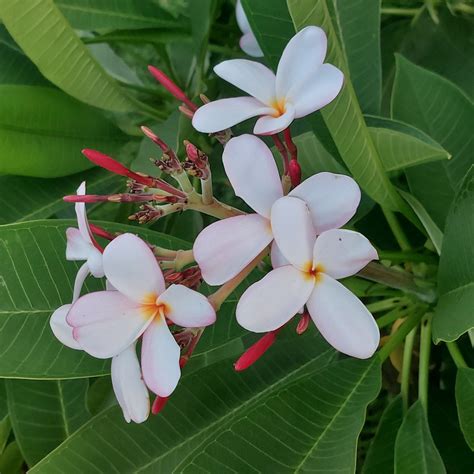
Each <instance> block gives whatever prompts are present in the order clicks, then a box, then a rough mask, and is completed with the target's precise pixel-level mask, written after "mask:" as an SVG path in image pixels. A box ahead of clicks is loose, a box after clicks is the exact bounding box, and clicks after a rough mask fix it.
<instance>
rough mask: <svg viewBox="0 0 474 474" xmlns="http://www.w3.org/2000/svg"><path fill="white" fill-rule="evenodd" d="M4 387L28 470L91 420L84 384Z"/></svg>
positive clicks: (11, 382) (9, 384)
mask: <svg viewBox="0 0 474 474" xmlns="http://www.w3.org/2000/svg"><path fill="white" fill-rule="evenodd" d="M6 386H7V393H8V408H9V412H10V419H11V422H12V427H13V432H14V433H15V439H16V441H17V443H18V445H19V447H20V450H21V452H22V454H23V457H24V459H25V461H26V462H27V464H28V465H29V466H30V467H31V466H33V465H34V464H36V463H37V462H38V461H40V460H41V459H43V458H44V457H45V456H46V455H47V454H48V453H49V452H51V451H52V450H53V449H54V448H56V447H57V446H58V445H59V444H61V443H62V442H63V441H64V440H66V439H67V438H68V437H69V436H71V435H72V433H74V432H75V431H76V430H77V429H78V428H79V427H80V426H82V425H83V424H84V423H85V422H86V421H87V420H88V419H89V418H90V415H89V413H88V411H87V409H86V393H87V388H88V386H89V382H88V381H87V380H65V381H61V380H55V381H44V382H43V381H41V382H40V381H36V380H7V381H6Z"/></svg>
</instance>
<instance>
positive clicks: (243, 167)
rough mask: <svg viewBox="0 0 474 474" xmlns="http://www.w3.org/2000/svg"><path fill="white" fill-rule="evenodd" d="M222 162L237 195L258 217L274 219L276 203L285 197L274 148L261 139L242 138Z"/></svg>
mask: <svg viewBox="0 0 474 474" xmlns="http://www.w3.org/2000/svg"><path fill="white" fill-rule="evenodd" d="M222 161H223V163H224V168H225V172H226V174H227V177H228V178H229V181H230V184H231V185H232V187H233V188H234V191H235V194H236V195H237V196H239V197H241V198H242V199H243V200H244V201H245V202H246V203H247V204H248V205H249V206H250V207H251V208H252V209H253V210H254V211H256V212H257V213H258V214H260V215H261V216H264V217H267V218H270V210H271V207H272V205H273V203H274V202H275V201H276V200H277V199H278V198H281V197H282V196H283V189H282V186H281V181H280V174H279V173H278V168H277V166H276V163H275V159H274V158H273V155H272V152H271V151H270V148H268V147H267V145H265V143H264V142H263V141H262V140H260V138H257V137H255V136H253V135H241V136H239V137H235V138H231V139H230V140H229V142H228V143H227V145H226V146H225V148H224V153H223V155H222Z"/></svg>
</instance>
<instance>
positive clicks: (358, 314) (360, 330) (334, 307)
mask: <svg viewBox="0 0 474 474" xmlns="http://www.w3.org/2000/svg"><path fill="white" fill-rule="evenodd" d="M307 307H308V311H309V313H310V315H311V318H312V319H313V321H314V323H315V324H316V326H317V328H318V329H319V331H320V332H321V334H322V336H323V337H324V338H325V339H326V341H328V342H329V344H331V346H333V347H334V348H335V349H337V350H338V351H340V352H342V353H344V354H347V355H349V356H352V357H357V358H359V359H367V358H369V357H371V356H372V355H373V353H374V352H375V351H376V349H377V347H378V345H379V341H380V332H379V329H378V327H377V324H376V323H375V320H374V318H373V317H372V315H371V314H370V313H369V311H368V310H367V308H366V307H365V306H364V305H363V304H362V302H361V301H360V300H359V299H358V298H357V297H356V296H355V295H353V294H352V293H351V292H350V291H349V290H348V289H347V288H346V287H345V286H344V285H342V284H341V283H339V282H338V281H336V280H334V279H332V278H331V277H330V276H328V275H325V274H319V276H318V278H317V283H316V286H315V288H314V290H313V293H312V294H311V297H310V298H309V300H308V302H307Z"/></svg>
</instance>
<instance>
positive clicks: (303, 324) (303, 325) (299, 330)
mask: <svg viewBox="0 0 474 474" xmlns="http://www.w3.org/2000/svg"><path fill="white" fill-rule="evenodd" d="M309 320H310V316H309V313H307V312H306V311H305V312H304V313H303V314H302V315H301V319H300V320H299V322H298V325H297V326H296V334H300V335H301V334H303V333H304V332H305V331H306V329H308V326H309Z"/></svg>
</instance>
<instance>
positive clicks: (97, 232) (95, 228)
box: [89, 223, 115, 240]
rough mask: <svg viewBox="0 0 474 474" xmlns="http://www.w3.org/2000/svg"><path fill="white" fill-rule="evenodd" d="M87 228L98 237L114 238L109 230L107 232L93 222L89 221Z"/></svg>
mask: <svg viewBox="0 0 474 474" xmlns="http://www.w3.org/2000/svg"><path fill="white" fill-rule="evenodd" d="M89 228H90V230H91V232H93V233H94V234H95V235H97V236H99V237H102V238H104V239H107V240H113V239H115V235H113V234H111V233H110V232H107V231H106V230H105V229H102V227H99V226H97V225H95V224H91V223H89Z"/></svg>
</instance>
